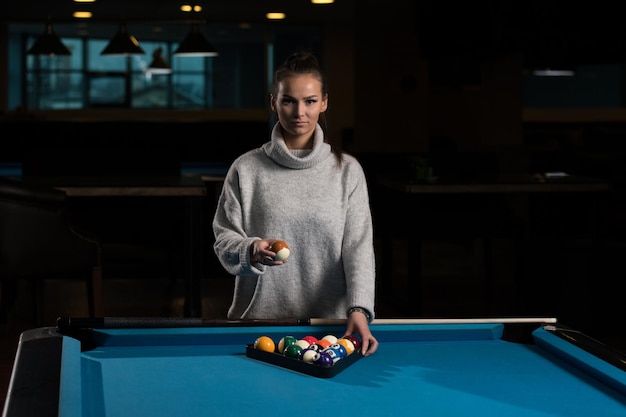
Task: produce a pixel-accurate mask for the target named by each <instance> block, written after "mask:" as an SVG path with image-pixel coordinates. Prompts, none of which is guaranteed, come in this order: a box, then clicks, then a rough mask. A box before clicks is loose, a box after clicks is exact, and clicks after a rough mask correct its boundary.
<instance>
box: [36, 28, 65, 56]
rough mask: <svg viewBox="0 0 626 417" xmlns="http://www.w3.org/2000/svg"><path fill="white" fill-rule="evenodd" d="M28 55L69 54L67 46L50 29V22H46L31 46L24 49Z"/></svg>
mask: <svg viewBox="0 0 626 417" xmlns="http://www.w3.org/2000/svg"><path fill="white" fill-rule="evenodd" d="M26 53H27V54H28V55H71V54H72V53H71V52H70V50H69V49H67V46H65V45H64V44H63V42H61V39H60V38H59V37H58V36H57V35H56V34H55V33H54V31H53V30H52V23H51V22H47V23H46V30H45V31H44V33H42V34H41V35H40V36H39V38H37V40H36V41H35V43H34V44H33V46H31V47H30V49H29V50H28V51H26Z"/></svg>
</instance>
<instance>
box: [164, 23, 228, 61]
mask: <svg viewBox="0 0 626 417" xmlns="http://www.w3.org/2000/svg"><path fill="white" fill-rule="evenodd" d="M174 55H177V56H218V53H217V50H216V49H215V47H214V46H213V45H211V43H210V42H209V41H208V40H207V39H206V38H205V37H204V35H203V34H202V32H200V30H199V29H198V25H197V24H193V25H191V30H190V31H189V33H188V34H187V36H186V37H185V39H183V41H182V42H181V43H180V45H178V48H177V49H176V51H174Z"/></svg>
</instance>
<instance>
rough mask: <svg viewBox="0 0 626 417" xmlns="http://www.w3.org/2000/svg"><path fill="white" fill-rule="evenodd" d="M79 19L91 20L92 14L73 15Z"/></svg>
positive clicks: (77, 13) (78, 13) (76, 13)
mask: <svg viewBox="0 0 626 417" xmlns="http://www.w3.org/2000/svg"><path fill="white" fill-rule="evenodd" d="M72 16H74V17H75V18H77V19H89V18H90V17H91V16H92V13H91V12H74V13H73V14H72Z"/></svg>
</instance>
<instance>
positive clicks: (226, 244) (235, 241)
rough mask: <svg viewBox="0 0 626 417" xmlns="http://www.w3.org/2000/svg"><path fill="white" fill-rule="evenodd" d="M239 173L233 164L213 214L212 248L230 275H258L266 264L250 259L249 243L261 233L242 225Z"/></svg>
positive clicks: (264, 268)
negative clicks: (246, 231) (253, 261)
mask: <svg viewBox="0 0 626 417" xmlns="http://www.w3.org/2000/svg"><path fill="white" fill-rule="evenodd" d="M240 196H241V194H240V193H239V187H238V175H237V170H236V167H235V164H233V166H232V167H231V169H230V170H229V172H228V174H227V175H226V178H225V180H224V186H223V188H222V192H221V194H220V198H219V200H218V203H217V208H216V210H215V215H214V217H213V233H214V236H215V243H214V244H213V250H214V252H215V255H217V258H218V260H219V261H220V263H221V264H222V266H223V267H224V269H225V270H226V271H227V272H228V273H229V274H232V275H241V276H244V275H255V276H256V275H261V274H263V273H264V272H265V270H266V268H267V267H266V266H265V265H261V264H252V263H251V262H250V245H251V244H252V242H253V241H255V240H257V239H261V238H260V237H255V236H247V235H246V233H245V232H244V229H243V215H242V208H241V202H240Z"/></svg>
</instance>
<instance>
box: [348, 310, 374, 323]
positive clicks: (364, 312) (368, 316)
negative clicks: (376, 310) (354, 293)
mask: <svg viewBox="0 0 626 417" xmlns="http://www.w3.org/2000/svg"><path fill="white" fill-rule="evenodd" d="M355 311H358V312H359V313H363V314H365V318H366V319H367V321H368V322H369V321H370V319H371V318H372V316H370V312H369V311H367V310H366V309H364V308H363V307H350V309H349V310H348V317H350V314H352V313H354V312H355Z"/></svg>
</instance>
